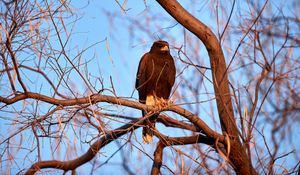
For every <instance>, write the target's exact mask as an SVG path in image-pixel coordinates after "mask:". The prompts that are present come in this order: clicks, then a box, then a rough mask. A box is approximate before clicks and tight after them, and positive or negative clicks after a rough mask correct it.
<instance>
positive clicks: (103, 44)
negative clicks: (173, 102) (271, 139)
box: [0, 0, 300, 174]
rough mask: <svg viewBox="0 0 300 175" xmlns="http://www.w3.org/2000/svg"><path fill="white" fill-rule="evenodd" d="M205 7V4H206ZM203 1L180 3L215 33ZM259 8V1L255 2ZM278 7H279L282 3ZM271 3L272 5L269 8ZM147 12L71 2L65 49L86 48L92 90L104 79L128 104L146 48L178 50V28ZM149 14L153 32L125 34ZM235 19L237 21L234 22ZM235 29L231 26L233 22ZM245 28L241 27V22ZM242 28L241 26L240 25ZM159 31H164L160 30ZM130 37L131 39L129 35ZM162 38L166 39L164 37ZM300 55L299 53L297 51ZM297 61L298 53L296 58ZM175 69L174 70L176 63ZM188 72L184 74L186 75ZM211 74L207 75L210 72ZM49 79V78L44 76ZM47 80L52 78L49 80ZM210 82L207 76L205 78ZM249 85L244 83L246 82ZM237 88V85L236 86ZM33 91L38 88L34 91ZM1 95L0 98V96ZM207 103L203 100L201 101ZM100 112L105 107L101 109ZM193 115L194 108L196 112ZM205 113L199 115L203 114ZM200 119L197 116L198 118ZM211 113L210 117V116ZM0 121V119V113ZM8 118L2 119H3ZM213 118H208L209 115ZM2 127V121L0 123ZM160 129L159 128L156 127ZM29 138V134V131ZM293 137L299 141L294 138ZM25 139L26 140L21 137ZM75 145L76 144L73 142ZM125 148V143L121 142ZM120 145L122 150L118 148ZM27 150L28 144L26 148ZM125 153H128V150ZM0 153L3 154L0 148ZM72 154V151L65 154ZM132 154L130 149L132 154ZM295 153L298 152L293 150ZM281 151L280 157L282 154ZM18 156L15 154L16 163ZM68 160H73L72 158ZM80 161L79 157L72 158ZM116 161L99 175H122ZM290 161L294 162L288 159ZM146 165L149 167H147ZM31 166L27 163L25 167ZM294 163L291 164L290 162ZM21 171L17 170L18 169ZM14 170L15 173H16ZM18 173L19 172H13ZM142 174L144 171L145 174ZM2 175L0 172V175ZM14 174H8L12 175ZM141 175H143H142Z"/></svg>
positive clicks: (134, 4) (105, 153) (139, 4)
mask: <svg viewBox="0 0 300 175" xmlns="http://www.w3.org/2000/svg"><path fill="white" fill-rule="evenodd" d="M207 1H208V0H207ZM207 1H191V2H186V1H184V0H181V1H180V2H181V3H182V5H183V6H185V5H188V6H189V7H190V8H197V9H196V10H195V9H193V11H196V12H197V16H198V17H199V18H200V19H201V21H203V22H204V23H205V24H207V25H208V26H209V27H212V29H213V31H214V32H215V33H216V31H217V27H216V20H215V18H214V16H213V15H212V13H210V12H209V10H207V8H211V7H209V6H208V5H207V4H208V3H207ZM260 2H264V1H260ZM282 2H283V1H281V3H282ZM191 3H195V4H196V5H195V6H191ZM270 3H275V1H274V2H270ZM281 3H278V4H276V5H277V6H280V5H281ZM146 4H147V7H145V4H144V1H133V0H129V1H128V3H127V5H126V6H125V7H124V8H125V9H127V11H126V13H124V12H122V10H121V8H120V6H119V5H118V3H117V2H116V1H107V0H90V1H73V2H72V5H73V6H74V9H73V10H74V14H76V15H77V17H78V19H77V21H76V23H73V22H72V21H73V20H74V18H71V19H70V21H68V20H67V19H66V26H67V28H68V29H69V30H70V31H71V29H72V32H71V40H70V42H69V45H68V48H70V55H71V56H75V55H77V54H78V53H80V52H81V51H82V50H84V49H86V48H89V47H90V46H92V47H90V48H89V49H88V50H86V51H85V52H84V53H83V54H82V61H83V62H84V61H88V62H89V63H88V64H87V67H88V71H89V75H90V76H91V77H92V79H93V80H95V84H97V88H98V89H97V90H100V88H101V86H100V83H99V82H98V83H97V82H96V79H97V77H98V78H99V77H101V78H103V81H104V84H105V87H107V88H111V86H112V85H111V80H110V79H112V82H113V86H114V88H115V90H116V93H117V94H116V95H117V96H121V97H131V96H132V94H133V96H132V97H133V98H134V99H136V98H137V92H136V91H135V90H134V85H135V75H136V71H137V67H138V63H139V60H140V58H141V56H142V55H143V54H144V53H145V52H147V51H148V50H149V48H150V47H151V44H152V43H153V41H155V40H157V39H158V38H161V39H165V38H164V37H165V36H167V35H170V36H172V38H175V39H176V40H175V41H171V42H170V43H172V44H173V46H171V48H172V47H180V46H181V44H182V43H183V40H184V38H183V36H182V33H183V30H182V27H181V26H179V25H177V26H176V27H172V26H174V25H176V22H175V21H174V20H173V19H172V18H171V17H170V16H169V15H168V14H167V13H166V12H165V11H164V10H163V9H162V8H161V7H160V6H159V5H158V3H156V2H155V1H146ZM230 7H231V4H228V6H227V7H226V8H227V9H225V10H227V11H228V10H230ZM244 8H247V7H246V6H244V4H243V2H237V9H244ZM289 9H290V7H286V8H285V9H284V10H285V12H288V10H289ZM149 11H151V13H152V14H157V16H155V18H157V19H159V21H160V26H155V22H153V21H149V23H151V24H149V25H148V26H144V28H143V26H141V27H140V28H138V29H135V28H128V26H130V25H129V23H130V22H134V21H135V20H139V19H141V18H145V17H147V12H149ZM110 15H113V16H114V15H115V16H114V17H111V16H110ZM235 17H236V18H237V16H235ZM232 23H233V24H235V21H233V22H232ZM245 23H246V22H245ZM245 25H246V24H245ZM161 26H162V27H163V29H162V28H161ZM136 31H139V32H140V31H144V32H140V33H135V32H136ZM147 31H151V32H152V33H151V34H150V35H147V34H145V33H147ZM133 33H134V35H133ZM165 33H167V34H165ZM239 40H240V37H237V38H230V41H231V43H230V44H228V45H229V46H228V45H226V44H224V48H225V47H237V45H238V42H237V41H239ZM53 46H57V48H59V47H60V46H59V44H58V41H57V40H55V39H53ZM199 47H202V49H201V56H203V57H201V59H203V58H204V59H205V58H207V53H206V51H205V49H203V47H204V46H203V45H200V46H199ZM298 52H299V50H298ZM171 53H172V55H173V56H175V55H176V54H177V51H176V50H175V49H173V50H171ZM224 53H225V55H226V57H227V58H228V59H227V60H226V61H227V62H228V61H229V58H230V56H232V53H230V52H227V51H226V49H224ZM296 54H298V55H299V53H296ZM202 63H203V64H204V66H208V67H209V62H208V59H206V61H203V62H202ZM176 64H179V62H178V61H177V63H176ZM253 71H259V70H253ZM187 72H188V71H187ZM209 73H210V72H209ZM49 74H51V72H49ZM189 74H190V75H189V76H194V75H193V74H192V73H191V72H189ZM49 76H55V74H53V75H49ZM208 76H209V77H210V75H208ZM235 76H238V77H241V78H240V79H239V78H237V79H239V81H240V82H243V81H244V79H243V76H242V75H235ZM71 79H72V81H73V82H75V84H76V88H78V90H79V92H80V93H81V95H87V94H89V92H86V89H87V88H86V86H84V84H83V83H82V81H81V79H80V77H79V76H78V75H74V76H71ZM247 81H248V80H247ZM176 82H177V83H179V82H180V78H178V79H176ZM241 84H242V83H241ZM207 87H208V88H211V92H213V90H212V86H209V85H208V86H207ZM35 88H36V89H37V90H38V88H39V87H35ZM208 91H209V90H208ZM104 93H105V94H107V95H113V94H112V93H111V92H109V91H105V92H104ZM0 94H1V93H0ZM1 95H2V94H1ZM206 98H207V97H206ZM18 105H19V106H18V107H21V104H18ZM100 106H101V105H100ZM104 106H105V105H104ZM206 107H208V106H206V104H201V108H200V107H199V108H200V109H201V110H204V109H203V108H206ZM118 109H119V110H118V111H120V114H124V113H125V114H126V115H132V116H133V117H139V116H140V111H138V110H132V109H128V108H124V107H120V108H118ZM195 110H197V108H196V107H195ZM203 113H204V112H203ZM203 113H202V114H203ZM211 113H213V111H212V112H211ZM0 115H1V113H0ZM5 115H7V114H5ZM212 115H213V114H212ZM201 117H203V118H202V119H204V120H205V122H207V123H208V124H209V125H210V126H211V127H213V129H217V130H218V131H219V130H220V128H218V127H217V126H215V124H214V123H213V119H212V118H209V116H206V115H203V116H201ZM2 121H4V120H2ZM159 127H162V126H159ZM9 128H10V126H9V125H6V122H0V131H1V135H0V138H1V139H2V138H5V135H6V132H7V130H9ZM293 131H295V133H296V134H295V135H293V140H295V141H294V142H295V144H297V145H300V141H299V140H298V141H297V139H296V138H297V137H299V135H300V133H299V130H297V128H293ZM29 132H31V130H29ZM29 132H28V133H26V132H25V133H24V134H28V135H29V137H30V138H32V137H31V136H30V133H29ZM135 133H137V134H136V137H138V138H139V137H140V133H141V129H139V131H137V132H135ZM68 134H69V136H71V137H72V135H73V134H72V129H70V132H69V133H68ZM297 134H298V135H297ZM25 138H26V136H25ZM17 139H21V137H17ZM77 139H78V138H77ZM74 140H76V138H75V136H74V138H70V143H63V145H64V146H65V147H64V148H66V147H68V144H71V145H72V144H73V143H72V141H74ZM122 143H124V142H122ZM122 143H121V145H122ZM28 144H31V143H28ZM49 146H50V144H48V142H47V141H45V142H44V143H43V149H44V150H47V149H48V147H49ZM119 147H120V144H118V143H111V144H110V145H109V146H108V147H105V148H104V149H103V150H101V151H100V154H99V155H100V156H98V157H97V160H98V161H101V162H103V161H105V160H107V159H108V158H109V156H110V155H111V154H112V153H113V152H115V151H116V150H118V148H119ZM128 147H129V146H128ZM128 147H126V148H127V149H129V150H130V148H128ZM144 148H145V150H146V152H147V153H148V154H149V155H152V154H153V148H151V145H145V146H144ZM2 149H3V148H2ZM69 149H74V148H69ZM77 149H78V150H82V153H83V152H84V151H85V150H86V149H87V145H85V146H84V147H81V144H80V143H79V142H78V143H77ZM133 150H134V149H133ZM65 151H66V150H64V149H62V150H60V152H59V153H60V156H57V157H59V158H61V159H66V157H67V156H66V155H65V154H64V153H65ZM298 151H299V150H298ZM79 152H80V151H79ZM284 152H285V150H283V151H282V153H284ZM126 154H128V157H129V159H130V161H133V162H134V161H137V160H133V158H136V157H138V156H137V155H138V152H137V151H136V150H135V151H132V152H130V153H126ZM22 156H23V155H22V154H20V156H19V157H20V159H18V160H19V161H22V160H21V157H22ZM43 156H44V157H43V158H44V159H48V158H49V159H50V158H51V156H50V155H49V154H48V153H47V152H44V153H43ZM72 156H73V157H76V156H74V155H72ZM77 156H80V155H77ZM121 161H123V160H121V157H120V155H118V154H117V155H115V156H114V157H113V158H112V159H111V160H110V163H112V164H110V165H108V164H105V165H104V166H103V168H102V169H101V170H102V171H101V174H121V173H122V172H121V171H122V170H121V169H120V162H121ZM138 161H142V162H144V163H146V164H147V163H148V166H149V167H148V169H150V167H151V165H150V164H152V162H151V161H150V159H149V158H148V159H142V160H138ZM292 161H294V159H292ZM149 162H150V163H149ZM29 163H30V162H29ZM292 163H293V162H292ZM21 165H22V164H21ZM90 168H91V164H90V163H88V164H86V165H84V166H83V167H81V168H79V170H78V173H79V174H80V173H86V170H90ZM16 169H18V168H16ZM18 170H19V169H18ZM145 171H146V170H145ZM0 172H1V171H0ZM14 173H15V172H14V171H12V174H14ZM142 173H145V172H142Z"/></svg>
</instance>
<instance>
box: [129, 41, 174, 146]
mask: <svg viewBox="0 0 300 175" xmlns="http://www.w3.org/2000/svg"><path fill="white" fill-rule="evenodd" d="M175 74H176V68H175V64H174V60H173V57H172V56H171V55H170V50H169V44H168V43H167V42H166V41H162V40H159V41H155V42H154V43H153V45H152V47H151V49H150V51H149V52H148V53H145V54H144V55H143V57H142V58H141V60H140V63H139V67H138V71H137V76H136V82H135V88H136V89H137V91H138V93H139V101H140V103H144V104H146V105H158V103H160V102H161V101H167V100H168V99H169V96H170V93H171V90H172V86H173V85H174V81H175ZM142 114H143V116H145V114H146V111H144V110H142ZM158 115H159V114H154V115H153V116H151V117H149V119H148V120H146V121H145V126H144V127H143V142H144V143H150V142H151V141H152V138H153V129H154V127H155V120H156V118H157V117H158Z"/></svg>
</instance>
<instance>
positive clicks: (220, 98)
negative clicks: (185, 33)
mask: <svg viewBox="0 0 300 175" xmlns="http://www.w3.org/2000/svg"><path fill="white" fill-rule="evenodd" d="M157 2H158V3H159V4H160V5H161V6H162V7H163V8H164V9H165V10H166V11H167V12H168V13H169V14H170V15H171V16H172V17H173V18H174V19H175V20H177V21H178V22H179V23H180V24H181V25H183V26H184V27H185V28H186V29H187V30H189V31H190V32H192V33H193V34H195V35H196V36H197V37H198V38H199V39H200V40H201V41H202V42H203V43H204V45H205V47H206V49H207V52H208V55H209V58H210V64H211V69H212V77H213V85H214V91H215V96H216V102H217V108H218V113H219V119H220V124H221V128H222V131H223V134H224V135H226V134H228V135H229V136H230V144H228V146H230V147H231V148H232V149H231V150H232V151H231V152H230V153H229V159H230V162H231V165H232V167H233V168H234V170H235V172H236V173H237V174H257V173H256V171H255V170H254V168H253V167H252V164H251V162H250V160H249V158H248V156H247V154H246V151H245V149H244V148H243V146H242V144H241V142H240V141H239V131H238V129H237V126H236V123H235V120H234V113H233V107H232V101H231V95H230V90H229V81H228V75H227V71H226V62H225V58H224V54H223V51H222V48H221V45H220V43H219V41H218V39H217V37H216V36H215V35H214V33H213V32H212V31H211V30H210V29H209V28H208V27H207V26H206V25H205V24H203V23H202V22H201V21H199V20H198V19H197V18H195V17H194V16H193V15H191V14H190V13H189V12H188V11H186V10H185V9H184V8H183V7H182V6H181V5H180V4H179V3H178V2H177V1H176V0H157Z"/></svg>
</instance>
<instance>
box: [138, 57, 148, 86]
mask: <svg viewBox="0 0 300 175" xmlns="http://www.w3.org/2000/svg"><path fill="white" fill-rule="evenodd" d="M147 55H148V53H146V54H144V55H143V57H142V58H141V60H140V63H139V67H138V71H137V74H136V80H135V88H136V89H137V90H139V89H140V88H141V87H140V86H141V85H142V84H143V83H144V82H145V80H146V62H147V57H148V56H147Z"/></svg>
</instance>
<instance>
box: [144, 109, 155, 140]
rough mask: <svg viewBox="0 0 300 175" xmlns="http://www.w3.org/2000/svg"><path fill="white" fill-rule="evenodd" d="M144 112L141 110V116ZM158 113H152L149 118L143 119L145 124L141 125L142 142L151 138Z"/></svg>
mask: <svg viewBox="0 0 300 175" xmlns="http://www.w3.org/2000/svg"><path fill="white" fill-rule="evenodd" d="M145 114H146V112H144V111H143V116H145ZM158 115H159V114H154V115H152V116H151V117H149V119H147V120H146V121H145V126H144V127H143V143H147V144H148V143H150V142H152V140H153V135H154V134H153V130H154V128H155V121H156V118H157V117H158Z"/></svg>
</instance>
